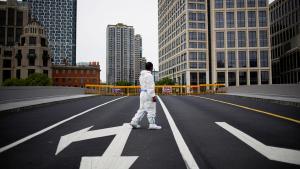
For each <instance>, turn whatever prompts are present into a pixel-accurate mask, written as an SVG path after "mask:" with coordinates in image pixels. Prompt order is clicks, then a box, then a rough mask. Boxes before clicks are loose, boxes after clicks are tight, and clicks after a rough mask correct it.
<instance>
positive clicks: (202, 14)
mask: <svg viewBox="0 0 300 169" xmlns="http://www.w3.org/2000/svg"><path fill="white" fill-rule="evenodd" d="M197 19H198V21H205V13H202V12H200V13H197Z"/></svg>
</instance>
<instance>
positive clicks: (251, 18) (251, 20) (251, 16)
mask: <svg viewBox="0 0 300 169" xmlns="http://www.w3.org/2000/svg"><path fill="white" fill-rule="evenodd" d="M248 27H256V12H255V11H248Z"/></svg>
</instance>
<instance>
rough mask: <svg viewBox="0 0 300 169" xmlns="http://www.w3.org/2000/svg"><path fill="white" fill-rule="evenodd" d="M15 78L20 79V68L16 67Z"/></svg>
mask: <svg viewBox="0 0 300 169" xmlns="http://www.w3.org/2000/svg"><path fill="white" fill-rule="evenodd" d="M16 78H17V79H20V78H21V70H20V69H17V72H16Z"/></svg>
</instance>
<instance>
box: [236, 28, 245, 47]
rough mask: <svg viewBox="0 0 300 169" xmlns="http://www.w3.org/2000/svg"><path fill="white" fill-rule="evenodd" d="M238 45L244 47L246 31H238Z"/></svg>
mask: <svg viewBox="0 0 300 169" xmlns="http://www.w3.org/2000/svg"><path fill="white" fill-rule="evenodd" d="M238 47H246V32H245V31H238Z"/></svg>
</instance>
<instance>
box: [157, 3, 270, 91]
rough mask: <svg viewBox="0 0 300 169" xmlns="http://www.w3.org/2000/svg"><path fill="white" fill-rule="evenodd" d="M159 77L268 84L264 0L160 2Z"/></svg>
mask: <svg viewBox="0 0 300 169" xmlns="http://www.w3.org/2000/svg"><path fill="white" fill-rule="evenodd" d="M158 2H159V3H158V8H159V12H158V18H159V26H158V27H159V28H158V32H159V71H160V72H159V77H160V78H164V77H169V78H171V79H173V80H174V81H175V82H176V83H177V84H185V85H197V84H205V83H206V84H208V83H223V84H225V85H226V86H239V85H256V84H258V85H260V84H270V83H271V82H272V80H271V77H272V76H271V60H270V59H271V58H270V40H269V39H270V38H269V37H270V31H269V18H268V16H269V9H268V8H269V6H268V1H267V0H171V1H164V0H159V1H158Z"/></svg>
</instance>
